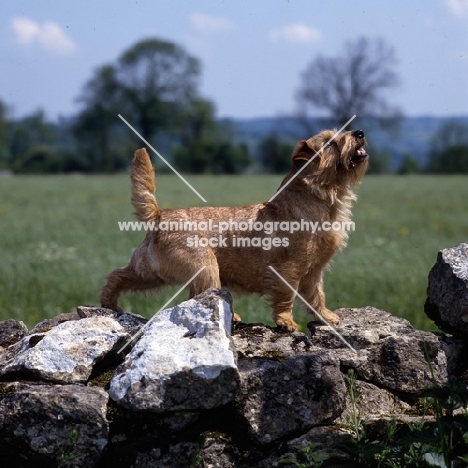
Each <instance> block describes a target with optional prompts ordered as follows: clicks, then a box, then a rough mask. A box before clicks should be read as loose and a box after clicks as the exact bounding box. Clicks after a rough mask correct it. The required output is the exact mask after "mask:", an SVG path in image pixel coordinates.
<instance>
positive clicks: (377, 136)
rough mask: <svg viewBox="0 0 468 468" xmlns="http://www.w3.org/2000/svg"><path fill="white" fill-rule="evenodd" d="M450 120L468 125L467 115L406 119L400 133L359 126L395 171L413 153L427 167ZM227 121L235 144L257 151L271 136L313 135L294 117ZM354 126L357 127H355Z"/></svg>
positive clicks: (371, 125) (315, 123) (370, 125)
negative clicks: (437, 138) (436, 136)
mask: <svg viewBox="0 0 468 468" xmlns="http://www.w3.org/2000/svg"><path fill="white" fill-rule="evenodd" d="M448 121H458V122H462V123H464V124H466V125H468V116H464V117H404V118H402V119H401V121H400V126H399V129H398V131H396V132H393V133H392V132H391V131H389V132H387V131H385V130H384V129H379V128H376V126H375V123H374V122H372V119H368V121H367V122H366V121H361V122H359V123H358V124H357V125H358V126H359V128H362V129H363V130H364V132H365V134H366V138H367V140H368V142H369V144H371V145H374V146H375V147H377V148H378V149H379V150H381V151H385V152H387V153H389V154H390V155H391V158H392V166H393V168H394V169H395V168H397V167H398V165H399V164H400V162H401V159H402V157H403V155H405V154H410V155H411V156H413V157H414V158H415V159H416V160H417V161H419V163H420V164H421V165H422V166H424V165H425V164H426V162H427V160H428V156H429V150H430V143H431V139H432V137H433V136H434V134H435V132H436V131H437V130H438V129H439V128H440V126H441V125H443V124H444V123H445V122H448ZM226 122H228V123H229V124H230V125H231V128H232V129H233V132H234V139H235V141H236V142H246V143H248V145H249V146H250V147H251V149H255V148H256V147H257V145H258V143H259V142H260V141H261V140H262V139H263V138H264V137H265V136H268V135H276V136H277V137H278V138H279V139H281V140H291V144H294V142H296V141H297V140H299V139H303V138H307V137H308V136H310V135H306V134H305V133H304V128H303V127H302V126H301V125H300V123H299V122H298V121H297V119H295V118H294V117H265V118H255V119H230V120H226ZM310 122H311V124H312V125H313V127H315V128H316V129H317V131H318V130H319V129H320V128H323V125H322V126H321V125H320V123H319V121H318V120H313V119H311V121H310ZM330 126H334V125H333V124H330ZM335 126H336V125H335ZM351 126H352V128H357V126H356V125H353V124H352V125H351Z"/></svg>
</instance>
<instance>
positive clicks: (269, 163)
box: [258, 135, 294, 174]
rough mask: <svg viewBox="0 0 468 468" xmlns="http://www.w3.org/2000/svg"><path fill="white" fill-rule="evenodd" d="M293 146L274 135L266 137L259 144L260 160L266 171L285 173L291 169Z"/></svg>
mask: <svg viewBox="0 0 468 468" xmlns="http://www.w3.org/2000/svg"><path fill="white" fill-rule="evenodd" d="M293 149H294V148H293V146H292V145H290V144H288V143H283V142H280V141H279V140H278V138H277V137H276V136H274V135H269V136H267V137H265V138H264V139H263V140H262V141H261V142H260V144H259V146H258V160H259V162H260V164H261V165H262V168H263V170H264V171H265V172H267V173H270V174H284V173H286V172H288V171H289V170H290V169H291V154H292V151H293Z"/></svg>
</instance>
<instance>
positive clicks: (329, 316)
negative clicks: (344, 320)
mask: <svg viewBox="0 0 468 468" xmlns="http://www.w3.org/2000/svg"><path fill="white" fill-rule="evenodd" d="M321 315H322V317H323V318H324V319H325V320H326V321H327V322H328V323H329V324H330V325H338V324H339V323H340V317H338V315H336V314H335V313H334V312H332V311H331V310H328V309H323V310H322V311H321Z"/></svg>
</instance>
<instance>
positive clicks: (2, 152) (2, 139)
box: [0, 101, 9, 169]
mask: <svg viewBox="0 0 468 468" xmlns="http://www.w3.org/2000/svg"><path fill="white" fill-rule="evenodd" d="M8 127H9V122H8V107H7V105H6V104H5V103H4V102H2V101H0V169H4V168H6V167H7V166H8V152H9V151H8V143H9V139H8V133H9V132H8Z"/></svg>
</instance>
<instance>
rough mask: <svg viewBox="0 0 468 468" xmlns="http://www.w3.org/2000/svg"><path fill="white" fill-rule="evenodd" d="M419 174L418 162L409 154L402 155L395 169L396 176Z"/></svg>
mask: <svg viewBox="0 0 468 468" xmlns="http://www.w3.org/2000/svg"><path fill="white" fill-rule="evenodd" d="M420 172H421V167H420V165H419V163H418V161H417V160H416V159H415V158H414V157H413V156H411V155H410V154H404V155H403V159H402V161H401V163H400V166H399V167H398V169H397V174H402V175H403V174H405V175H406V174H418V173H420Z"/></svg>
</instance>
